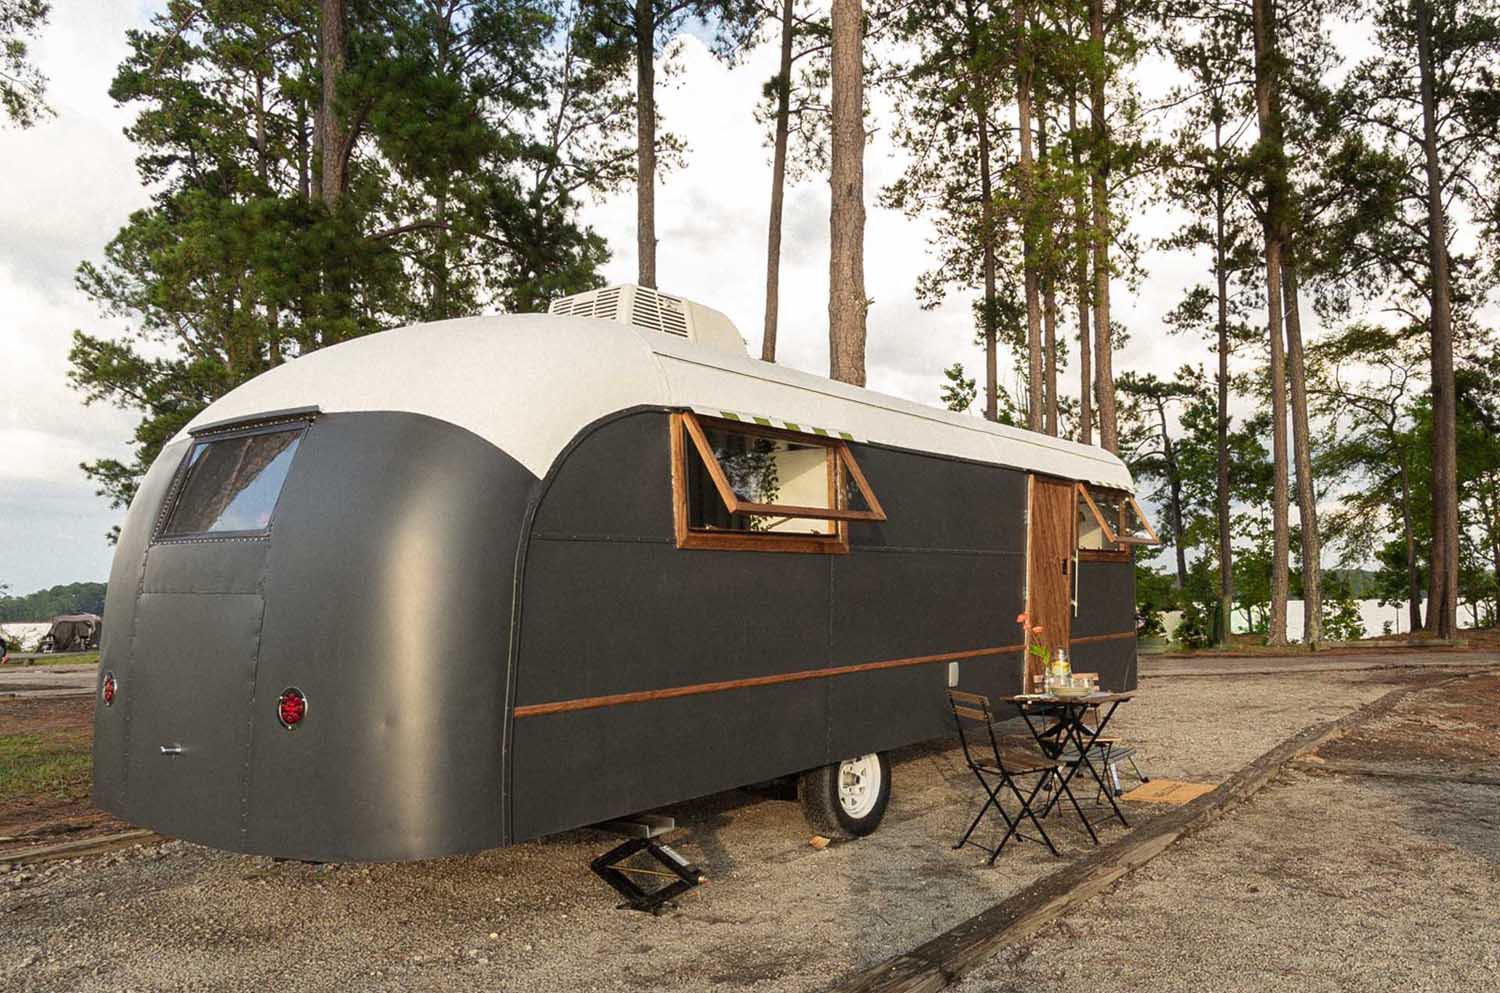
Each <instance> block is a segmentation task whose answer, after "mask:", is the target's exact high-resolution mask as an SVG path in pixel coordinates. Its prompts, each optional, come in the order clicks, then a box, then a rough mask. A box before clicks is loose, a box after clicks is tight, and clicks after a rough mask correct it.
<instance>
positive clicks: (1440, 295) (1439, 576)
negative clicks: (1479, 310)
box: [1412, 0, 1458, 638]
mask: <svg viewBox="0 0 1500 993" xmlns="http://www.w3.org/2000/svg"><path fill="white" fill-rule="evenodd" d="M1412 12H1413V14H1414V15H1415V19H1416V22H1417V23H1416V28H1417V65H1418V67H1419V71H1420V73H1421V81H1422V84H1421V85H1422V151H1423V154H1424V156H1425V158H1426V167H1427V253H1428V257H1429V265H1430V266H1431V268H1432V322H1431V323H1432V554H1431V556H1430V563H1429V568H1430V571H1431V575H1430V576H1429V578H1428V589H1429V595H1428V601H1427V625H1428V627H1429V628H1430V629H1431V630H1432V631H1433V633H1434V634H1436V635H1437V636H1438V637H1439V638H1453V637H1456V636H1457V634H1458V447H1457V444H1458V443H1457V437H1458V428H1457V399H1456V392H1457V387H1456V385H1455V383H1454V378H1453V310H1452V285H1451V283H1450V279H1449V274H1448V227H1447V220H1446V218H1444V216H1443V171H1442V166H1441V165H1440V164H1439V162H1438V136H1437V97H1436V95H1435V93H1434V84H1433V74H1434V70H1433V64H1432V11H1431V9H1430V8H1429V7H1428V5H1427V0H1413V3H1412Z"/></svg>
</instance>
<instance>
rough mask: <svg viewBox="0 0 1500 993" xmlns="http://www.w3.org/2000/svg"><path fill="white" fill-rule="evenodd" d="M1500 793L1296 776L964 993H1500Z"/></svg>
mask: <svg viewBox="0 0 1500 993" xmlns="http://www.w3.org/2000/svg"><path fill="white" fill-rule="evenodd" d="M1497 906H1500V790H1497V789H1496V788H1495V787H1485V786H1456V787H1450V786H1448V785H1447V784H1431V783H1413V782H1401V783H1394V782H1391V781H1385V780H1376V779H1371V778H1367V777H1359V778H1344V777H1327V776H1310V775H1306V774H1304V773H1301V772H1292V773H1288V774H1286V775H1284V776H1282V777H1280V778H1279V779H1278V780H1277V781H1276V782H1275V783H1273V784H1272V786H1270V787H1269V788H1268V789H1267V790H1266V791H1264V792H1262V793H1261V794H1259V795H1258V796H1256V797H1254V798H1253V799H1252V800H1251V801H1250V802H1248V803H1246V804H1245V805H1243V806H1241V807H1240V808H1238V809H1237V810H1236V811H1235V812H1234V813H1232V814H1230V815H1229V816H1228V817H1226V818H1224V819H1223V820H1221V821H1219V822H1217V823H1216V824H1215V825H1213V826H1212V827H1210V828H1208V829H1207V830H1205V831H1203V832H1201V833H1199V834H1197V835H1194V836H1192V837H1190V838H1187V839H1185V840H1184V841H1182V842H1180V843H1179V844H1178V845H1177V846H1176V847H1174V848H1173V849H1172V850H1171V851H1169V852H1167V853H1166V854H1165V855H1163V856H1162V857H1160V858H1158V859H1156V860H1155V861H1154V862H1151V863H1149V864H1148V865H1146V866H1145V867H1143V868H1142V869H1140V870H1139V871H1137V872H1136V873H1135V874H1134V875H1132V876H1131V877H1130V878H1129V879H1128V880H1126V881H1125V882H1123V883H1122V884H1120V885H1119V886H1117V887H1116V888H1115V889H1114V891H1113V892H1111V893H1109V894H1107V895H1106V896H1104V897H1101V898H1099V899H1096V900H1092V901H1090V902H1089V903H1087V904H1085V905H1084V908H1083V910H1082V911H1081V912H1079V913H1075V914H1072V915H1070V916H1068V917H1065V918H1063V919H1062V920H1061V921H1059V922H1057V923H1056V924H1053V925H1049V926H1048V927H1047V928H1046V929H1045V930H1044V932H1043V933H1042V934H1041V935H1040V936H1039V937H1037V938H1036V939H1033V940H1031V941H1029V942H1027V943H1025V944H1024V945H1021V946H1019V947H1017V948H1015V949H1014V950H1013V951H1012V952H1011V953H1009V954H1006V955H1003V956H1001V957H999V958H997V959H995V960H993V961H992V962H991V963H990V964H988V965H987V966H985V967H983V968H981V969H980V970H979V971H978V972H976V973H975V974H974V975H973V976H971V977H970V978H969V979H968V980H966V981H965V982H964V983H962V984H961V985H960V986H958V987H956V988H955V989H956V990H957V991H959V993H998V991H1002V990H1005V991H1009V990H1020V989H1025V990H1030V991H1036V993H1052V991H1063V990H1068V991H1072V990H1098V991H1100V993H1108V991H1114V990H1152V991H1156V993H1175V991H1179V990H1180V991H1184V993H1187V991H1191V993H1204V991H1212V990H1235V991H1240V990H1244V991H1255V993H1274V991H1281V990H1285V991H1288V993H1318V991H1323V990H1329V991H1333V990H1341V991H1342V990H1351V991H1353V990H1357V991H1372V990H1403V991H1418V990H1422V991H1427V990H1431V991H1445V993H1446V991H1453V990H1486V991H1494V990H1500V923H1497V918H1496V911H1495V908H1496V907H1497Z"/></svg>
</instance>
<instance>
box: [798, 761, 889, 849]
mask: <svg viewBox="0 0 1500 993" xmlns="http://www.w3.org/2000/svg"><path fill="white" fill-rule="evenodd" d="M871 758H873V759H874V760H875V761H874V763H870V762H869V760H870V759H871ZM861 762H863V763H865V765H864V768H865V769H866V770H869V769H870V766H871V765H872V764H873V765H874V767H875V768H877V769H878V770H879V776H880V782H879V783H878V784H868V785H869V786H870V787H873V788H874V790H873V791H874V799H873V802H867V803H865V804H863V805H857V807H858V809H857V810H856V811H855V812H854V813H851V812H850V810H848V809H846V808H845V806H844V804H843V803H842V802H841V801H840V798H839V784H840V781H841V778H842V775H843V771H844V767H845V766H851V765H853V764H856V763H861ZM854 768H858V766H857V765H856V766H854ZM797 797H798V799H799V800H801V802H802V815H803V816H804V817H806V818H807V823H808V825H809V826H810V827H811V828H812V829H813V831H815V832H816V833H818V834H820V835H822V836H823V837H825V838H863V837H864V836H865V835H867V834H869V833H871V832H872V831H874V830H875V829H876V828H878V827H879V826H880V822H881V820H882V819H884V817H885V808H886V806H887V805H888V804H889V803H890V802H891V763H890V760H889V759H887V758H886V757H885V753H884V752H878V753H875V754H874V755H865V756H860V757H858V758H853V759H848V760H846V761H844V762H834V763H832V764H831V765H825V766H819V767H818V768H816V769H809V770H807V771H806V772H804V773H803V774H802V775H801V776H800V777H798V780H797Z"/></svg>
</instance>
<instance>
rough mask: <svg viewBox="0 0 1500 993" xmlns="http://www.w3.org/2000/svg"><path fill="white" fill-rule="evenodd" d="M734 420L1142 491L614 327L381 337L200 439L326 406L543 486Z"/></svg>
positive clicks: (1095, 455) (1029, 436)
mask: <svg viewBox="0 0 1500 993" xmlns="http://www.w3.org/2000/svg"><path fill="white" fill-rule="evenodd" d="M643 404H644V405H657V406H665V407H684V408H693V409H695V410H698V411H700V412H703V413H711V414H718V413H720V412H735V413H738V414H740V415H741V416H744V415H754V416H760V417H765V418H768V419H771V420H772V421H773V422H791V423H794V424H797V425H800V426H802V427H803V428H804V429H809V428H812V427H819V428H824V429H826V430H828V431H830V432H833V433H846V434H848V435H851V436H853V437H855V438H857V439H858V440H861V441H872V442H879V443H883V444H887V445H896V446H899V447H902V448H909V449H915V450H918V451H925V452H932V453H935V454H940V455H951V456H957V457H960V458H966V459H973V460H975V461H979V462H989V463H993V464H995V465H1005V466H1014V467H1016V468H1019V469H1027V470H1034V471H1036V472H1043V473H1049V474H1051V475H1055V476H1061V477H1063V478H1066V479H1079V480H1084V481H1087V482H1091V483H1098V484H1100V485H1103V486H1110V487H1118V488H1123V489H1131V488H1132V484H1131V479H1130V473H1129V471H1128V470H1127V469H1126V468H1125V464H1124V463H1123V462H1121V461H1120V460H1119V459H1118V458H1116V457H1115V456H1113V455H1111V454H1110V453H1109V452H1106V451H1105V450H1104V449H1102V448H1095V447H1092V446H1088V445H1080V444H1078V443H1076V442H1072V441H1065V440H1062V439H1058V438H1052V437H1049V436H1047V435H1042V434H1037V433H1035V432H1031V431H1022V430H1020V429H1018V428H1011V427H1005V426H1003V425H999V424H993V423H991V422H989V421H986V420H983V419H981V418H978V417H973V416H970V415H966V414H956V413H953V412H950V411H946V410H940V409H937V408H935V407H926V406H923V405H921V404H917V403H912V402H911V401H909V400H902V399H900V398H897V397H892V396H886V395H885V394H881V393H876V392H874V391H873V390H866V389H861V388H859V387H855V386H849V385H846V384H844V383H836V382H833V381H832V380H829V379H824V378H822V377H820V376H813V375H810V374H808V373H804V372H798V371H797V370H795V369H788V368H786V367H784V366H779V365H775V364H772V363H767V362H760V361H757V360H755V359H751V358H749V357H747V356H741V355H733V354H730V353H727V352H724V351H722V350H717V349H713V348H709V347H705V346H703V345H697V344H693V343H691V342H688V341H684V340H683V339H681V338H679V337H676V336H673V335H668V334H664V333H662V332H658V331H651V330H647V329H644V328H637V327H634V326H632V325H629V324H624V323H619V322H615V321H604V320H594V319H590V318H580V317H566V316H562V315H549V314H514V315H503V316H493V317H465V318H459V319H456V320H450V321H437V322H434V323H431V324H415V325H412V326H410V327H405V328H398V329H395V330H392V331H383V332H380V333H378V334H372V335H367V336H365V337H362V338H356V339H353V340H351V341H346V342H342V343H340V344H338V345H333V346H331V347H328V348H323V349H320V350H318V351H316V352H312V353H309V354H308V355H304V356H302V357H301V358H298V359H296V360H295V361H293V362H289V363H287V364H286V365H282V366H278V367H277V368H275V369H272V370H270V371H269V372H266V373H263V374H262V375H260V376H257V377H256V378H255V379H252V380H250V381H249V382H248V383H245V384H243V385H242V386H239V387H237V388H236V389H234V390H232V391H230V392H229V393H228V394H226V395H225V396H223V397H221V398H220V399H219V400H216V401H215V402H214V403H212V404H210V405H209V406H208V408H207V409H205V410H204V411H203V412H202V413H200V414H199V415H198V416H197V417H196V418H194V419H193V421H192V422H191V423H190V424H189V425H188V426H187V428H186V429H184V431H183V432H182V433H181V434H180V435H179V436H178V437H184V436H186V434H187V433H188V432H189V431H191V430H193V429H194V428H197V427H199V426H201V425H206V424H213V423H216V422H220V421H230V420H239V419H241V418H248V417H253V416H255V415H257V414H263V413H267V412H270V411H275V410H286V409H289V408H295V407H304V406H313V405H316V406H317V407H319V408H320V409H321V410H322V411H324V412H325V413H335V412H350V411H374V410H386V411H404V412H410V413H417V414H426V415H428V416H430V417H435V418H438V419H440V420H444V421H448V422H451V423H453V424H456V425H458V426H460V427H463V428H466V429H468V430H469V431H472V432H473V433H475V434H477V435H479V436H480V437H482V438H484V439H486V440H488V441H490V442H491V443H492V444H494V445H495V446H497V447H498V448H500V449H502V450H503V451H505V452H506V453H508V454H509V455H510V456H511V457H513V458H515V459H516V460H517V461H519V462H520V463H521V464H522V465H524V466H525V467H526V468H527V469H528V470H530V471H531V472H532V473H534V474H535V475H536V476H538V477H541V476H544V475H545V474H546V472H547V470H548V468H549V467H550V466H551V465H552V463H553V461H554V460H555V459H556V458H557V456H558V454H559V453H560V452H561V451H562V450H563V448H564V447H565V446H566V445H567V444H568V443H569V442H570V441H571V440H572V439H573V437H574V436H575V435H577V434H578V432H579V431H580V430H582V429H583V428H584V427H585V426H586V425H588V424H589V423H590V422H592V421H594V420H597V419H598V418H600V417H603V416H605V415H607V414H612V413H614V412H616V411H619V410H624V409H626V408H629V407H635V406H639V405H643Z"/></svg>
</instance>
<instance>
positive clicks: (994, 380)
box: [973, 87, 1000, 421]
mask: <svg viewBox="0 0 1500 993" xmlns="http://www.w3.org/2000/svg"><path fill="white" fill-rule="evenodd" d="M973 92H974V97H973V100H974V118H975V126H976V127H977V128H978V129H979V198H980V199H979V226H980V228H981V229H982V233H981V237H982V238H983V241H984V416H985V417H986V418H988V419H989V420H992V421H998V420H999V419H1000V405H999V394H1000V385H999V379H1000V367H999V360H998V356H997V354H996V353H997V349H996V344H995V338H996V330H995V310H996V300H995V194H994V190H993V188H992V185H991V179H990V122H989V111H990V108H989V98H988V96H986V95H984V94H983V93H982V91H981V90H980V89H979V88H978V87H975V89H974V91H973Z"/></svg>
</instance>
